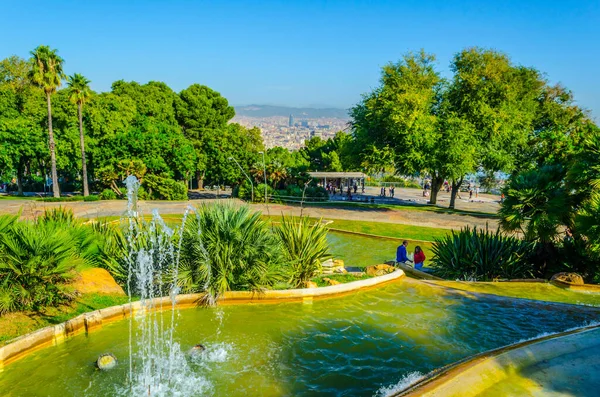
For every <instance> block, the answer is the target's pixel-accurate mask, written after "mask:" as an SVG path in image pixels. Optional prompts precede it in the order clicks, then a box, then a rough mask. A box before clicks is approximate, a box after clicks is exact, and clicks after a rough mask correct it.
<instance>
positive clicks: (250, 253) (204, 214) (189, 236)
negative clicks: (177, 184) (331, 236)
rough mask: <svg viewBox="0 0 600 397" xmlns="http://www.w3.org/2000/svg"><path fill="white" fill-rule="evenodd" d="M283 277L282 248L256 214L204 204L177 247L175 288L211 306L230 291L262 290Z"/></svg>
mask: <svg viewBox="0 0 600 397" xmlns="http://www.w3.org/2000/svg"><path fill="white" fill-rule="evenodd" d="M282 278H283V268H282V266H281V246H280V244H279V242H278V241H277V238H276V237H275V236H274V235H273V234H272V233H271V231H270V230H269V227H268V225H267V223H266V222H264V221H263V220H261V218H260V214H259V213H251V212H250V210H249V208H248V207H239V208H236V207H233V206H232V205H227V204H216V205H212V206H207V205H203V206H201V207H199V208H198V209H197V212H196V216H191V217H190V218H189V219H188V221H187V223H186V225H185V228H184V232H183V240H182V242H181V265H180V271H179V285H180V286H181V287H182V288H183V290H184V291H185V292H199V293H202V294H203V298H202V299H201V303H202V304H205V305H212V304H215V303H216V301H217V300H218V298H219V297H221V296H222V295H223V294H224V293H225V292H226V291H230V290H251V291H261V290H263V289H266V288H269V287H271V286H272V285H273V284H275V283H276V282H278V281H281V280H282Z"/></svg>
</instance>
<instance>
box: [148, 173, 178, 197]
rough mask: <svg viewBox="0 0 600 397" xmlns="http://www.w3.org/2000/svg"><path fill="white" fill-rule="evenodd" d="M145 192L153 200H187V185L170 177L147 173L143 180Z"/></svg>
mask: <svg viewBox="0 0 600 397" xmlns="http://www.w3.org/2000/svg"><path fill="white" fill-rule="evenodd" d="M143 186H144V189H145V194H146V193H147V195H148V198H149V199H152V200H187V199H188V197H187V193H188V192H187V186H186V184H185V183H183V182H177V181H175V180H173V179H170V178H163V177H161V176H157V175H146V176H145V177H144V180H143Z"/></svg>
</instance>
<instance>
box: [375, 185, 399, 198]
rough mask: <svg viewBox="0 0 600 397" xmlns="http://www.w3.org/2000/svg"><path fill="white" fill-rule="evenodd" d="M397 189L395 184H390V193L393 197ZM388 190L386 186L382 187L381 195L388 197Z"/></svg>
mask: <svg viewBox="0 0 600 397" xmlns="http://www.w3.org/2000/svg"><path fill="white" fill-rule="evenodd" d="M395 190H396V188H395V187H394V186H390V188H389V193H390V197H391V198H394V193H395ZM387 192H388V189H386V188H385V187H382V188H381V192H380V193H379V195H380V196H381V197H386V195H387Z"/></svg>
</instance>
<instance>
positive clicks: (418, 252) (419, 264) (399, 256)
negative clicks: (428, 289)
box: [396, 240, 425, 271]
mask: <svg viewBox="0 0 600 397" xmlns="http://www.w3.org/2000/svg"><path fill="white" fill-rule="evenodd" d="M407 248H408V241H406V240H404V241H403V242H402V244H401V245H400V246H399V247H398V250H396V262H400V263H406V262H414V264H415V269H417V270H421V271H422V270H423V263H424V262H425V253H424V252H423V250H422V249H421V247H419V246H418V245H417V246H416V247H415V254H414V256H413V259H410V258H409V257H408V255H407Z"/></svg>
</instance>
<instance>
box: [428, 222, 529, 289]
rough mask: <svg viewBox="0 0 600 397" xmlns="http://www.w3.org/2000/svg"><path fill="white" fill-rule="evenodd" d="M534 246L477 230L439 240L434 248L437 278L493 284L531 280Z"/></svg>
mask: <svg viewBox="0 0 600 397" xmlns="http://www.w3.org/2000/svg"><path fill="white" fill-rule="evenodd" d="M531 250H532V244H531V243H528V242H526V241H523V240H520V239H518V238H516V237H513V236H506V235H504V234H501V233H500V229H498V230H496V232H495V233H493V232H490V231H488V230H487V229H486V230H477V228H472V229H471V228H470V227H468V226H467V227H466V228H464V229H461V231H460V232H455V231H454V230H453V231H452V233H451V234H450V235H448V236H446V237H444V238H441V239H437V240H436V242H435V243H434V244H433V253H434V258H433V263H434V266H435V268H436V273H435V274H436V275H438V276H440V277H443V278H448V279H459V280H493V279H496V278H509V279H512V278H531V277H532V276H533V273H532V266H531V264H530V263H529V261H528V257H529V254H530V252H531Z"/></svg>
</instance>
